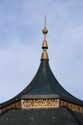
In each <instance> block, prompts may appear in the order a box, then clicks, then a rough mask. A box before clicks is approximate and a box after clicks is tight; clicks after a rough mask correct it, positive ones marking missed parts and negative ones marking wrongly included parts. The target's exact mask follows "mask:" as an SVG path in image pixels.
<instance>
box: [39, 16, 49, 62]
mask: <svg viewBox="0 0 83 125" xmlns="http://www.w3.org/2000/svg"><path fill="white" fill-rule="evenodd" d="M42 33H43V34H44V40H43V44H42V49H43V52H42V55H41V60H48V53H47V49H48V44H47V40H46V34H47V33H48V29H47V28H46V16H45V18H44V29H43V30H42Z"/></svg>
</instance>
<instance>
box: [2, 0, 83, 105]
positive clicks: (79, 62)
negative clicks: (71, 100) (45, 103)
mask: <svg viewBox="0 0 83 125" xmlns="http://www.w3.org/2000/svg"><path fill="white" fill-rule="evenodd" d="M44 15H46V17H47V28H48V30H49V32H48V35H47V41H48V45H49V49H48V53H49V59H50V61H49V63H50V66H51V69H52V71H53V73H54V75H55V76H56V78H57V80H58V81H59V82H60V83H61V85H62V86H63V87H64V88H65V89H66V90H67V91H69V92H70V93H72V94H73V95H74V96H76V97H78V98H80V99H82V100H83V94H82V93H83V0H0V103H1V102H4V101H6V100H8V99H10V98H12V97H14V96H15V95H16V94H18V93H19V92H20V91H21V90H23V89H24V88H25V87H26V86H27V85H28V84H29V83H30V81H31V80H32V78H33V77H34V75H35V73H36V72H37V69H38V67H39V64H40V56H41V51H42V50H41V45H42V41H43V34H42V29H43V23H44Z"/></svg>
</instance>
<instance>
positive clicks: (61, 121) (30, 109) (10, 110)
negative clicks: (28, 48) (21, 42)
mask: <svg viewBox="0 0 83 125" xmlns="http://www.w3.org/2000/svg"><path fill="white" fill-rule="evenodd" d="M42 32H43V34H44V39H43V44H42V54H41V62H40V66H39V68H38V71H37V73H36V75H35V77H34V78H33V80H32V81H31V83H30V84H29V85H28V86H27V87H26V88H25V89H24V90H23V91H22V92H20V93H19V94H18V95H17V96H15V97H14V98H12V99H11V100H9V101H7V102H4V103H2V104H0V124H1V125H10V124H11V125H13V124H16V125H18V124H19V125H38V124H40V125H42V124H45V125H82V124H83V101H82V100H80V99H77V98H76V97H74V96H73V95H71V94H70V93H69V92H67V91H66V90H65V89H64V88H63V87H62V86H61V84H60V83H59V82H58V81H57V79H56V78H55V76H54V75H53V73H52V71H51V68H50V65H49V56H48V53H47V49H48V44H47V40H46V34H47V33H48V30H47V27H46V18H45V24H44V29H43V30H42ZM48 119H49V120H48ZM38 120H39V121H38Z"/></svg>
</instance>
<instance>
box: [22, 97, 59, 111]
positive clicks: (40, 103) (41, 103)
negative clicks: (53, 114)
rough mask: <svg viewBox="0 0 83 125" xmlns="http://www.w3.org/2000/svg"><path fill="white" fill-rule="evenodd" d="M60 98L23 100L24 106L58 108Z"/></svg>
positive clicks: (30, 107)
mask: <svg viewBox="0 0 83 125" xmlns="http://www.w3.org/2000/svg"><path fill="white" fill-rule="evenodd" d="M58 107H59V100H58V99H38V100H35V99H34V100H22V108H29V109H32V108H58Z"/></svg>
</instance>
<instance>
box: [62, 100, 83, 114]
mask: <svg viewBox="0 0 83 125" xmlns="http://www.w3.org/2000/svg"><path fill="white" fill-rule="evenodd" d="M62 106H65V107H68V108H69V109H71V110H72V111H76V112H82V113H83V106H79V105H76V104H72V103H69V102H66V101H63V100H60V107H62Z"/></svg>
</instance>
